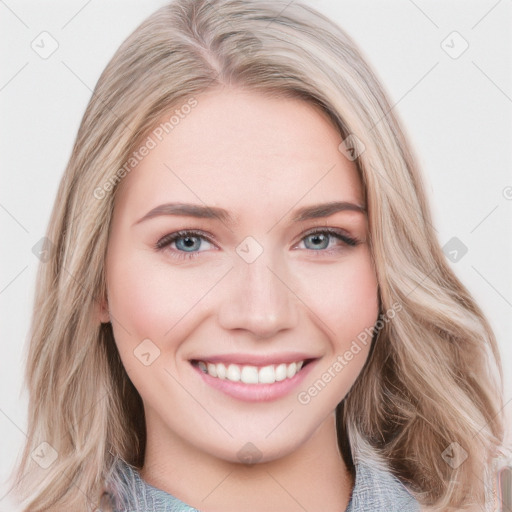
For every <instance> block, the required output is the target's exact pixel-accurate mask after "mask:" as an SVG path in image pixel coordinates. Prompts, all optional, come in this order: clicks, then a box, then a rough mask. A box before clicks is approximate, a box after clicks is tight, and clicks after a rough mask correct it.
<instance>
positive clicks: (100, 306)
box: [96, 297, 110, 324]
mask: <svg viewBox="0 0 512 512" xmlns="http://www.w3.org/2000/svg"><path fill="white" fill-rule="evenodd" d="M96 318H97V319H98V320H99V321H100V323H102V324H108V323H109V322H110V312H109V310H108V301H107V299H106V297H100V299H99V300H98V301H97V302H96Z"/></svg>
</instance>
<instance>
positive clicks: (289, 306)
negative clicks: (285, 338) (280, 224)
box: [218, 253, 299, 338]
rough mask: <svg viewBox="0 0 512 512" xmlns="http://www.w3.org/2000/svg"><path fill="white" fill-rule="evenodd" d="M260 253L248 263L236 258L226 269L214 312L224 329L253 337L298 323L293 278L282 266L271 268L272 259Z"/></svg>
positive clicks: (264, 335) (266, 335)
mask: <svg viewBox="0 0 512 512" xmlns="http://www.w3.org/2000/svg"><path fill="white" fill-rule="evenodd" d="M264 254H265V253H264ZM264 254H263V255H261V256H260V257H259V258H258V259H257V260H256V261H254V262H252V263H246V262H245V261H243V260H238V261H237V262H236V263H235V269H233V270H232V271H231V272H230V276H229V277H228V284H227V290H226V294H225V295H224V297H223V300H222V304H221V306H220V310H219V313H218V318H219V323H220V325H221V327H223V328H224V329H243V330H246V331H249V332H251V333H252V334H253V335H254V336H255V337H257V338H270V337H272V336H275V335H276V334H277V333H278V332H279V331H281V330H286V329H292V328H294V327H295V326H296V325H297V324H298V320H299V311H298V310H297V306H298V304H297V298H296V297H295V295H294V293H293V283H292V280H293V279H291V278H290V276H289V274H288V273H287V272H286V270H285V269H284V268H282V267H277V268H276V269H274V265H275V264H273V262H272V259H271V258H267V257H264Z"/></svg>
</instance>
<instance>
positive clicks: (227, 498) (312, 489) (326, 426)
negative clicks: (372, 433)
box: [140, 411, 354, 512]
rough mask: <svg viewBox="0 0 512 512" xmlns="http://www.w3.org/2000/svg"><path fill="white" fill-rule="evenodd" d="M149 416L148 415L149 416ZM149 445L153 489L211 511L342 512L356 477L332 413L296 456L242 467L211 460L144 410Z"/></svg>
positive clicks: (147, 468) (144, 473) (146, 475)
mask: <svg viewBox="0 0 512 512" xmlns="http://www.w3.org/2000/svg"><path fill="white" fill-rule="evenodd" d="M148 413H149V414H148ZM146 422H147V428H148V436H147V439H148V442H147V445H146V451H145V460H144V467H143V468H142V470H141V471H140V474H141V477H142V478H143V479H144V480H145V481H146V482H147V483H149V484H150V485H152V486H153V487H156V488H158V489H161V490H163V491H165V492H167V493H169V494H172V495H173V496H175V497H176V498H178V499H179V500H181V501H183V502H184V503H186V504H188V505H190V506H192V507H194V508H197V509H198V510H207V511H208V512H217V511H218V512H220V511H222V512H235V511H239V510H244V509H245V510H246V509H247V505H248V504H250V505H251V507H250V508H251V509H252V510H258V511H260V512H276V511H279V512H304V510H323V511H324V512H343V511H345V509H346V508H347V505H348V502H349V499H350V495H351V492H352V488H353V486H354V482H353V478H352V475H351V474H350V472H349V471H348V470H347V467H346V465H345V462H344V460H343V458H342V457H341V455H340V453H339V451H338V444H337V437H336V422H335V416H334V413H333V414H331V415H329V416H328V417H327V418H326V419H325V420H324V421H323V423H322V424H321V425H320V426H319V428H318V429H317V430H316V431H315V433H314V434H313V435H312V436H311V437H310V438H309V439H308V440H307V441H305V442H304V443H303V444H302V445H301V446H300V447H299V448H298V449H297V450H295V451H294V452H293V453H290V454H287V455H285V456H283V457H281V458H279V459H276V460H272V461H268V462H263V463H258V464H252V465H244V464H240V463H233V462H230V461H226V460H223V459H219V458H217V457H213V456H212V455H210V454H207V453H205V452H203V451H200V450H198V449H197V448H196V447H194V446H191V445H190V444H188V443H186V442H185V441H184V440H183V439H181V438H178V437H176V436H173V435H170V434H169V431H168V429H166V427H165V425H164V424H163V423H161V422H159V421H158V419H157V418H155V417H154V416H153V415H152V414H151V413H150V411H146Z"/></svg>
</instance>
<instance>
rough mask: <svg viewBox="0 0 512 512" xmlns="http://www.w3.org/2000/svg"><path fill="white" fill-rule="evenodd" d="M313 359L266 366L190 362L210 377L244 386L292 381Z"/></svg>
mask: <svg viewBox="0 0 512 512" xmlns="http://www.w3.org/2000/svg"><path fill="white" fill-rule="evenodd" d="M311 361H313V359H304V360H301V361H295V362H292V363H280V364H270V365H267V366H252V365H240V364H224V363H209V362H207V361H199V360H192V361H191V363H192V365H193V366H195V367H197V368H199V370H200V371H202V372H203V373H205V374H208V375H209V376H210V377H214V378H216V379H220V380H229V381H232V382H242V383H244V384H274V383H275V382H281V381H284V380H287V379H292V378H293V377H295V375H296V374H297V373H299V372H300V371H301V370H302V369H303V368H304V367H305V366H307V365H308V364H309V363H310V362H311Z"/></svg>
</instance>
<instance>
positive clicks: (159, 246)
mask: <svg viewBox="0 0 512 512" xmlns="http://www.w3.org/2000/svg"><path fill="white" fill-rule="evenodd" d="M312 235H331V236H333V237H335V238H337V239H338V240H341V241H342V242H343V243H344V244H345V245H347V246H349V247H355V246H356V245H358V244H359V243H360V241H359V240H358V239H357V238H353V237H351V236H348V235H346V234H345V233H344V232H343V231H342V230H338V229H333V228H321V229H315V230H313V231H309V232H307V233H305V234H304V235H303V236H302V238H301V239H300V241H301V242H302V241H303V240H304V238H307V237H308V236H312ZM187 237H195V238H201V239H203V240H206V241H207V242H209V243H212V244H213V242H212V241H211V240H210V237H208V236H207V235H206V233H204V232H203V231H198V230H181V231H176V232H175V233H170V234H168V235H165V236H164V237H162V238H161V239H160V240H158V242H157V243H156V244H155V249H156V250H157V251H162V250H164V249H165V248H166V247H167V246H168V245H170V244H172V243H173V242H175V241H176V240H178V239H180V238H187ZM306 250H308V251H311V252H314V253H324V254H325V253H327V254H332V253H333V252H335V251H336V250H335V249H320V250H314V249H306ZM338 250H339V249H338ZM201 252H203V251H194V252H185V251H178V250H172V251H171V255H172V257H173V258H177V259H180V260H191V259H193V258H195V257H197V256H199V254H200V253H201ZM319 256H320V255H319Z"/></svg>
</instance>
